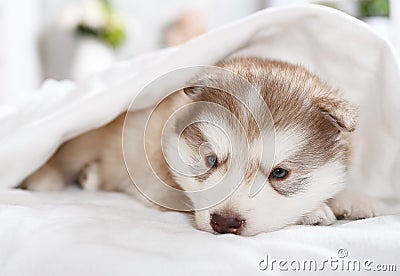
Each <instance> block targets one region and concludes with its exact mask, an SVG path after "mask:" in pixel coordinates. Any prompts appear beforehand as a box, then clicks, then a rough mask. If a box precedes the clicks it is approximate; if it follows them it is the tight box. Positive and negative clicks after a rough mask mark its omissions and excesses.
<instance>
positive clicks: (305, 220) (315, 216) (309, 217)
mask: <svg viewBox="0 0 400 276" xmlns="http://www.w3.org/2000/svg"><path fill="white" fill-rule="evenodd" d="M335 220H336V218H335V214H334V213H333V212H332V210H331V208H329V206H328V205H327V204H326V203H322V204H321V206H319V207H318V208H317V209H315V210H313V211H311V212H310V213H308V214H306V215H304V216H303V217H302V218H301V219H300V220H299V222H298V224H303V225H330V224H332V223H333V222H334V221H335Z"/></svg>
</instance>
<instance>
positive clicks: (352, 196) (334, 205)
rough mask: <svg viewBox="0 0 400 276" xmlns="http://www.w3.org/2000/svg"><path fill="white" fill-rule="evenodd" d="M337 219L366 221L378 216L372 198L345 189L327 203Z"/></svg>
mask: <svg viewBox="0 0 400 276" xmlns="http://www.w3.org/2000/svg"><path fill="white" fill-rule="evenodd" d="M327 203H328V205H329V206H330V207H331V209H332V211H333V213H334V214H335V215H336V218H337V219H350V220H352V219H364V218H371V217H374V216H376V210H375V207H374V202H373V200H372V198H370V197H369V196H367V195H364V194H361V193H357V192H354V191H351V190H348V189H345V190H343V191H341V192H340V193H338V194H337V195H336V196H335V197H334V198H332V199H329V200H328V201H327Z"/></svg>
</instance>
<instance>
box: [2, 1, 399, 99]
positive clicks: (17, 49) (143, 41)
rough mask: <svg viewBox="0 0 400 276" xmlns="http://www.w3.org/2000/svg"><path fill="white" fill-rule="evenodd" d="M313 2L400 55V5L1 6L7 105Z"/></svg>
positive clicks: (28, 3)
mask: <svg viewBox="0 0 400 276" xmlns="http://www.w3.org/2000/svg"><path fill="white" fill-rule="evenodd" d="M308 3H313V4H322V5H327V6H330V7H334V8H336V9H339V10H342V11H344V12H346V13H348V14H350V15H352V16H355V17H357V18H359V19H361V20H363V21H365V22H366V23H367V24H369V25H371V26H372V27H373V28H374V29H376V30H377V32H378V33H379V34H380V35H381V36H383V37H385V38H386V39H388V40H390V41H392V42H393V44H394V45H395V47H396V49H397V51H398V52H400V0H336V1H335V0H329V1H321V0H320V1H310V0H308V1H307V0H201V1H195V0H146V1H142V0H140V1H139V0H0V37H1V43H0V103H1V102H7V101H9V100H11V99H10V98H11V97H12V95H13V92H17V91H27V90H34V89H35V88H37V87H39V86H40V84H41V83H42V81H43V80H44V79H48V78H53V79H56V80H63V79H71V80H81V79H84V78H86V77H88V76H89V75H91V74H93V73H95V72H97V71H100V70H103V69H105V68H107V67H109V66H111V65H112V64H113V63H115V62H117V61H119V60H126V59H130V58H133V57H135V56H137V55H140V54H144V53H147V52H151V51H154V50H157V49H160V48H163V47H170V46H174V45H179V44H181V43H184V42H185V41H187V40H189V39H192V38H194V37H196V36H198V35H201V34H202V33H204V32H207V31H209V30H212V29H213V28H216V27H218V26H221V25H223V24H226V23H229V22H232V21H234V20H237V19H240V18H243V17H245V16H247V15H249V14H251V13H254V12H256V11H258V10H261V9H265V8H270V7H276V6H287V5H294V4H308ZM360 47H363V45H360Z"/></svg>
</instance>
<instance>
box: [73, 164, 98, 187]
mask: <svg viewBox="0 0 400 276" xmlns="http://www.w3.org/2000/svg"><path fill="white" fill-rule="evenodd" d="M78 183H79V185H81V187H82V188H83V189H84V190H87V191H96V190H99V189H100V187H101V177H100V169H99V164H98V163H97V162H93V163H89V164H88V165H86V166H85V167H84V168H83V169H82V170H81V172H80V173H79V176H78Z"/></svg>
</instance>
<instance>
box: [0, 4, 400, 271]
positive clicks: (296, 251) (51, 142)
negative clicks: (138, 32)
mask: <svg viewBox="0 0 400 276" xmlns="http://www.w3.org/2000/svg"><path fill="white" fill-rule="evenodd" d="M232 55H247V56H249V55H250V56H262V57H270V58H279V59H282V60H286V61H289V62H294V63H301V64H303V65H305V66H306V67H307V68H309V69H311V70H312V71H314V72H316V73H317V74H318V75H319V76H321V77H322V78H323V79H324V80H326V81H327V82H328V83H329V84H330V85H331V86H334V87H337V88H338V89H339V90H340V91H342V93H343V94H344V96H345V97H347V98H348V99H349V100H351V101H352V102H354V103H355V104H357V105H359V106H360V118H359V126H358V130H357V132H356V134H355V137H356V139H355V141H356V142H355V143H354V147H355V148H354V152H353V154H354V160H353V164H352V168H351V180H352V181H351V185H353V186H354V187H355V188H358V189H362V190H363V191H365V192H367V193H370V194H372V195H373V196H376V197H379V198H386V199H387V200H386V201H385V204H386V205H385V206H386V207H388V206H389V205H388V203H389V200H388V199H392V200H394V201H393V202H394V203H395V204H396V203H398V200H399V199H400V183H399V180H398V179H399V178H400V145H399V140H400V125H399V123H398V118H400V66H399V64H400V63H399V59H398V57H397V56H396V55H395V53H394V50H393V48H392V47H391V46H390V45H389V44H388V43H387V42H386V41H384V40H383V39H381V38H379V37H378V36H377V35H376V34H374V33H373V32H372V31H371V30H370V29H369V28H368V27H367V26H366V25H365V24H363V23H362V22H359V21H357V20H356V19H354V18H351V17H349V16H346V15H344V14H341V13H339V12H337V11H334V10H330V9H327V8H322V7H317V6H314V7H313V6H306V7H304V6H303V7H292V8H284V9H270V10H265V11H261V12H259V13H256V14H254V15H252V16H250V17H248V18H246V19H243V20H241V21H238V22H235V23H233V24H230V25H228V26H225V27H223V28H220V29H218V30H215V31H212V32H210V33H207V34H205V35H203V36H201V37H199V38H197V39H195V40H193V41H191V42H189V43H187V44H185V45H182V46H180V47H177V48H172V49H167V50H163V51H160V52H157V53H154V54H151V55H147V56H144V57H140V58H137V59H134V60H132V61H129V62H124V63H121V64H119V65H117V66H115V67H114V68H111V69H110V70H108V71H107V72H104V73H102V74H98V75H96V76H93V77H92V78H91V79H88V80H87V81H85V82H82V83H77V84H75V83H71V82H67V81H64V82H54V81H48V82H46V83H45V84H44V85H43V87H42V88H41V89H39V90H38V91H35V93H24V94H21V95H20V96H19V97H16V99H15V104H14V105H12V106H4V105H2V106H0V124H1V126H2V128H1V130H0V137H1V138H0V139H1V140H0V141H1V143H0V186H1V187H3V188H5V189H3V190H2V191H0V202H1V203H0V204H1V206H0V207H1V208H0V275H110V274H115V275H136V271H138V270H139V271H142V272H144V271H146V272H148V273H149V274H150V273H151V274H155V275H158V274H161V273H162V274H171V275H180V274H182V275H187V274H188V273H191V274H196V275H197V274H198V275H200V274H201V275H204V274H205V273H206V274H207V273H208V274H210V273H212V274H225V273H226V274H228V273H230V274H236V275H244V274H245V272H249V273H251V272H254V273H257V272H259V268H258V264H259V262H260V261H261V259H262V258H263V257H264V255H265V254H268V256H269V257H270V258H275V259H280V258H287V259H292V258H297V259H299V260H301V259H303V258H315V259H316V260H322V259H323V258H328V259H329V258H330V257H333V258H337V257H338V256H337V253H336V251H337V250H338V249H340V248H344V249H346V250H348V252H349V256H350V257H353V258H359V259H365V258H369V259H371V260H373V261H374V263H375V264H377V263H381V264H391V263H396V262H398V258H397V256H398V252H399V250H400V234H399V233H400V231H399V230H400V216H399V215H387V216H382V217H377V218H373V219H368V220H363V221H355V222H348V223H345V224H337V225H336V226H333V227H300V226H297V227H291V228H289V229H286V230H282V231H277V232H274V233H267V234H261V235H259V236H256V237H252V238H243V237H237V236H231V235H224V236H213V235H211V234H208V233H203V232H200V231H197V230H196V229H195V228H194V227H193V226H192V224H191V223H190V221H189V219H188V217H187V216H186V215H184V214H180V213H172V212H166V213H162V212H159V211H156V210H151V209H147V208H145V207H141V206H140V205H139V204H138V203H136V202H134V201H133V200H131V199H130V198H128V197H127V196H125V195H119V194H107V193H100V192H99V193H93V194H90V193H85V192H81V191H76V190H72V191H68V192H65V193H56V194H46V193H30V192H27V191H17V190H9V189H7V188H10V187H13V186H15V185H17V184H18V182H19V181H21V180H22V179H23V178H24V177H26V176H27V175H28V174H29V173H31V172H33V171H34V170H35V169H37V168H38V167H39V166H41V165H42V164H43V163H44V162H45V161H46V160H47V159H48V158H49V157H50V156H51V154H53V153H54V151H55V150H56V149H57V147H58V146H59V145H60V144H61V143H62V142H63V141H65V140H67V139H69V138H72V137H74V136H76V135H78V134H80V133H83V132H84V131H87V130H89V129H93V128H96V127H99V126H101V125H103V124H105V123H107V122H109V121H110V120H112V119H113V118H114V117H115V116H117V115H118V114H119V113H120V112H122V111H123V110H125V109H126V108H127V107H128V105H129V103H130V101H131V100H132V99H133V98H134V96H135V95H137V93H139V91H140V89H141V88H142V87H144V86H145V85H146V84H147V83H148V82H150V81H151V80H152V79H154V78H156V77H157V76H159V75H161V74H163V73H166V72H168V71H170V70H173V69H176V68H180V67H182V66H190V65H198V64H205V65H208V64H214V63H215V62H217V61H218V60H220V59H222V58H224V57H227V56H232ZM187 78H188V76H182V79H171V80H170V86H168V85H167V86H165V87H163V88H160V89H159V90H157V91H154V93H151V94H145V95H143V94H141V95H140V97H141V106H140V107H144V106H149V105H152V104H154V103H155V102H156V101H157V100H158V99H160V98H161V97H162V96H163V95H165V93H167V92H169V90H170V89H171V88H173V87H174V83H176V82H182V83H183V82H184V81H186V80H187ZM392 206H393V205H390V208H385V212H386V213H396V212H399V210H400V209H399V205H394V206H395V207H392ZM264 263H265V262H264ZM264 263H263V264H264ZM399 265H400V264H399V263H397V267H398V268H397V269H400V267H399ZM267 270H268V269H267ZM275 271H276V270H275ZM278 271H279V270H278ZM326 271H329V270H326ZM138 274H139V275H141V274H143V273H138Z"/></svg>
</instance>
